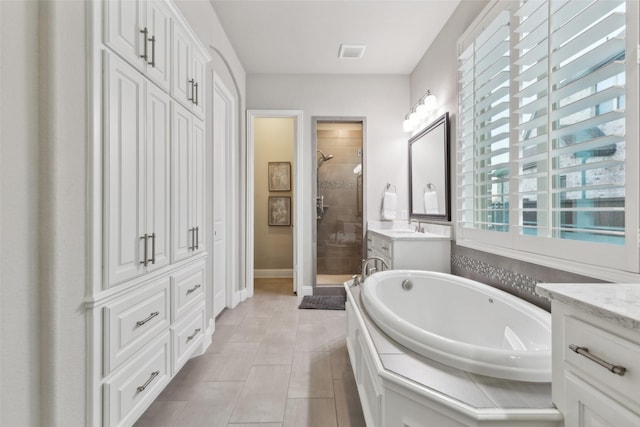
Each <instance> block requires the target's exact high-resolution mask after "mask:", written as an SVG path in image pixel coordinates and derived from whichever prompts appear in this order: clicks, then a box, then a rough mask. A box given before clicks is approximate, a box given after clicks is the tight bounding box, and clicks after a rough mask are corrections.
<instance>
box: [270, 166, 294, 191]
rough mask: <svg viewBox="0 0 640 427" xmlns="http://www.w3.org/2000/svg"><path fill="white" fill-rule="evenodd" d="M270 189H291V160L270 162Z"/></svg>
mask: <svg viewBox="0 0 640 427" xmlns="http://www.w3.org/2000/svg"><path fill="white" fill-rule="evenodd" d="M269 191H291V163H290V162H269Z"/></svg>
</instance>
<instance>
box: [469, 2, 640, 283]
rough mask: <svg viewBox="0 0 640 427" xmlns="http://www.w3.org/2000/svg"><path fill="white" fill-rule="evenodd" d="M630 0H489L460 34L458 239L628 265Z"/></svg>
mask: <svg viewBox="0 0 640 427" xmlns="http://www.w3.org/2000/svg"><path fill="white" fill-rule="evenodd" d="M510 6H511V7H512V8H511V9H510V8H509V7H510ZM629 7H631V8H637V2H635V3H634V2H625V1H624V0H571V1H568V0H550V1H542V0H528V1H525V0H520V1H519V2H495V3H494V4H493V5H492V6H490V9H489V12H488V13H487V14H486V15H485V16H484V17H483V18H482V19H481V20H480V21H479V22H478V23H477V24H476V25H475V26H473V27H472V29H471V30H470V31H468V32H467V33H466V34H465V35H463V37H462V38H461V40H460V41H459V104H460V114H459V126H458V128H459V131H458V139H459V141H458V233H459V234H458V238H459V240H461V241H463V242H464V241H476V242H482V243H486V244H490V245H496V246H500V247H507V248H511V249H515V250H518V251H526V252H531V253H537V254H545V255H549V256H553V257H559V258H564V259H568V260H575V261H581V262H585V263H590V264H595V265H600V266H603V267H612V268H616V269H622V270H626V271H632V272H638V261H639V259H638V258H639V257H638V249H637V247H638V233H637V231H636V230H637V227H638V207H637V201H638V194H637V191H638V186H637V181H638V178H637V176H638V173H637V170H638V166H639V165H638V156H637V152H638V148H637V146H638V136H637V135H638V134H637V127H638V125H637V119H635V120H631V121H629V120H628V118H629V117H631V116H630V114H632V112H635V116H633V117H637V103H638V95H637V85H633V84H631V85H627V77H628V76H631V75H634V78H635V79H636V81H637V69H638V67H637V64H635V63H634V62H635V61H628V60H627V59H628V55H627V51H629V48H628V46H629V45H631V46H635V45H636V44H637V40H635V39H634V40H630V38H634V37H637V31H638V29H637V25H638V24H637V22H633V19H629V22H630V23H627V19H628V17H627V15H629V16H631V17H633V16H636V15H637V10H634V11H628V10H627V8H629ZM628 25H631V26H634V27H635V28H628ZM629 80H630V79H629ZM627 99H629V100H630V101H632V104H630V105H627ZM634 122H635V123H634ZM632 182H633V183H635V185H627V183H632Z"/></svg>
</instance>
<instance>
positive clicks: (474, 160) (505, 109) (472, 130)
mask: <svg viewBox="0 0 640 427" xmlns="http://www.w3.org/2000/svg"><path fill="white" fill-rule="evenodd" d="M509 43H510V41H509V12H508V11H506V10H505V11H502V12H501V13H499V14H498V16H497V17H495V18H494V19H493V20H492V21H491V22H489V23H488V24H487V26H486V27H485V28H484V29H483V30H482V31H481V32H480V33H479V34H478V36H477V37H475V39H474V40H473V42H472V43H471V44H470V45H469V46H468V47H467V48H466V49H465V50H464V52H462V54H461V55H460V60H459V74H460V83H459V93H460V118H461V121H460V122H461V134H460V136H461V138H460V144H459V150H458V175H459V185H458V192H459V194H461V195H462V196H463V197H462V198H461V203H460V204H459V211H458V217H459V218H460V223H461V224H462V226H463V227H465V228H475V229H479V230H493V231H502V232H505V231H508V229H509V91H510V88H509V86H510V83H509V70H510V58H509Z"/></svg>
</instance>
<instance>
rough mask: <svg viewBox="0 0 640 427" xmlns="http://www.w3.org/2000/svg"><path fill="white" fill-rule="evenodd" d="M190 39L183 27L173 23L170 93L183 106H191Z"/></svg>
mask: <svg viewBox="0 0 640 427" xmlns="http://www.w3.org/2000/svg"><path fill="white" fill-rule="evenodd" d="M191 49H192V48H191V39H190V38H189V36H188V35H187V34H186V32H185V31H184V29H183V28H182V27H181V26H180V25H178V24H177V23H174V25H173V66H172V71H171V73H172V76H171V81H172V84H171V94H172V95H173V96H174V97H175V98H176V99H177V100H178V101H179V102H180V103H181V104H183V105H184V106H185V107H187V108H189V109H191V108H192V105H193V104H192V101H191V99H192V98H193V97H192V91H193V76H192V75H191V61H192V59H191V57H192V50H191Z"/></svg>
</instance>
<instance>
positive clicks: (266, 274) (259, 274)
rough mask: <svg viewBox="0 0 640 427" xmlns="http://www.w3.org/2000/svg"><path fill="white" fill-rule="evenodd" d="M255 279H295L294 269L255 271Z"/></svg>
mask: <svg viewBox="0 0 640 427" xmlns="http://www.w3.org/2000/svg"><path fill="white" fill-rule="evenodd" d="M253 277H254V278H255V279H266V278H271V277H277V278H281V277H285V278H289V277H293V269H292V268H279V269H278V268H274V269H262V270H253Z"/></svg>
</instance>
